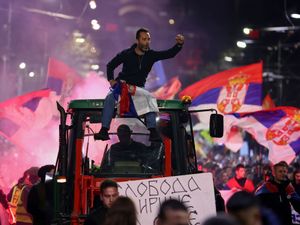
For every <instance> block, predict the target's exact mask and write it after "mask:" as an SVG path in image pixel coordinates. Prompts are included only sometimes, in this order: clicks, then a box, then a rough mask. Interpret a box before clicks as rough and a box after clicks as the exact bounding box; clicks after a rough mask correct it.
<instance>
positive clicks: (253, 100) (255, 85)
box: [179, 62, 262, 114]
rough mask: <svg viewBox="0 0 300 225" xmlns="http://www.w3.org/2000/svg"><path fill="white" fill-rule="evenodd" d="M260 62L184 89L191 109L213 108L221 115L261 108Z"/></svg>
mask: <svg viewBox="0 0 300 225" xmlns="http://www.w3.org/2000/svg"><path fill="white" fill-rule="evenodd" d="M261 93H262V62H260V63H256V64H251V65H247V66H241V67H237V68H233V69H230V70H226V71H223V72H220V73H217V74H214V75H211V76H209V77H206V78H204V79H202V80H200V81H198V82H197V83H195V84H193V85H191V86H189V87H187V88H186V89H184V90H183V91H182V92H180V93H179V96H180V97H182V96H184V95H189V96H191V98H192V105H191V107H193V108H197V109H203V108H215V109H217V110H218V111H219V113H222V114H228V113H235V112H252V111H256V110H260V109H261V105H262V97H261V95H262V94H261Z"/></svg>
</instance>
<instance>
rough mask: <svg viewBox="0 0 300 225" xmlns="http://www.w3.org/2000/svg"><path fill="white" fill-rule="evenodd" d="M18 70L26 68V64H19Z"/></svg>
mask: <svg viewBox="0 0 300 225" xmlns="http://www.w3.org/2000/svg"><path fill="white" fill-rule="evenodd" d="M19 68H20V69H21V70H23V69H25V68H26V63H24V62H21V63H20V64H19Z"/></svg>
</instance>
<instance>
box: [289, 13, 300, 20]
mask: <svg viewBox="0 0 300 225" xmlns="http://www.w3.org/2000/svg"><path fill="white" fill-rule="evenodd" d="M291 17H292V18H294V19H300V14H299V13H292V14H291Z"/></svg>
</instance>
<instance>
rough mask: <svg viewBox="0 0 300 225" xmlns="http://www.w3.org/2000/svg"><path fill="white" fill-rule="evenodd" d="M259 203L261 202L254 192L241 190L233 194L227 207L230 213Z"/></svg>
mask: <svg viewBox="0 0 300 225" xmlns="http://www.w3.org/2000/svg"><path fill="white" fill-rule="evenodd" d="M258 205H259V203H258V201H257V199H256V198H255V196H254V195H253V194H251V193H249V192H246V191H239V192H236V193H235V194H234V195H232V196H231V198H230V199H229V200H228V202H227V203H226V208H227V210H228V212H229V213H234V212H237V211H240V210H244V209H249V208H251V207H253V206H258Z"/></svg>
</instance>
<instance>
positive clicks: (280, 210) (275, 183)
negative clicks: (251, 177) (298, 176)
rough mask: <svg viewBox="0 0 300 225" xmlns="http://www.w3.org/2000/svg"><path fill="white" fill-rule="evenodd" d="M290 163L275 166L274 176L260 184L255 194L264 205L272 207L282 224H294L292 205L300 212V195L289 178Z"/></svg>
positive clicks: (280, 163)
mask: <svg viewBox="0 0 300 225" xmlns="http://www.w3.org/2000/svg"><path fill="white" fill-rule="evenodd" d="M287 172H288V165H287V164H286V162H279V163H277V164H275V165H274V166H273V178H271V179H270V180H268V181H266V182H265V183H264V184H262V186H260V187H259V188H258V189H257V191H256V193H255V195H256V196H257V198H258V199H259V201H260V203H261V204H262V206H264V207H266V208H268V209H271V210H272V211H273V212H274V213H275V215H276V216H277V217H278V219H279V220H280V222H281V224H282V225H291V224H292V215H291V205H292V206H293V208H294V209H295V211H297V212H300V196H299V195H298V194H297V193H296V191H295V189H294V187H293V185H292V184H291V182H290V180H289V179H288V178H287Z"/></svg>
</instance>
